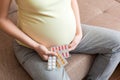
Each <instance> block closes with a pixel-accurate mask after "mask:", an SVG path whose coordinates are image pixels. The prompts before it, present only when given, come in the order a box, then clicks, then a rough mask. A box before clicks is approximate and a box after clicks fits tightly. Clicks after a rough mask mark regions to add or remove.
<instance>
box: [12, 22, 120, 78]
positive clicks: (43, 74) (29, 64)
mask: <svg viewBox="0 0 120 80" xmlns="http://www.w3.org/2000/svg"><path fill="white" fill-rule="evenodd" d="M81 26H82V30H83V38H82V40H81V41H80V43H79V45H78V46H77V47H76V49H74V50H72V51H70V53H71V54H73V53H76V54H77V53H84V54H98V55H97V56H96V58H95V61H94V63H93V65H92V68H91V69H90V71H89V73H88V75H87V78H86V80H108V79H109V77H110V76H111V75H112V73H113V71H114V70H115V68H116V67H117V65H118V64H119V62H120V32H119V31H115V30H111V29H106V28H101V27H97V26H92V25H86V24H82V25H81ZM13 47H14V51H15V55H16V57H17V59H18V61H19V62H20V64H21V65H22V66H23V67H24V69H25V70H26V71H27V72H28V73H29V75H30V76H31V77H32V78H33V80H70V79H69V76H68V75H67V73H66V71H65V69H64V68H61V69H57V70H54V71H48V70H47V69H46V65H47V62H44V61H42V60H41V58H40V57H39V55H38V54H37V53H36V51H34V50H33V49H30V48H27V47H24V46H22V45H19V44H18V43H17V42H16V41H15V40H14V42H13Z"/></svg>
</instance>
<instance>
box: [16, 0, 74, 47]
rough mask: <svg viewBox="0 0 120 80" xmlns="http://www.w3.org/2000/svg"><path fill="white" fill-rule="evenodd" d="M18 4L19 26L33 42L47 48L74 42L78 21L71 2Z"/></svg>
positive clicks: (26, 0) (28, 1)
mask: <svg viewBox="0 0 120 80" xmlns="http://www.w3.org/2000/svg"><path fill="white" fill-rule="evenodd" d="M16 2H17V5H18V21H17V22H18V23H17V26H18V28H20V29H21V30H22V31H23V32H24V33H26V34H27V35H28V36H29V37H30V38H32V39H33V40H35V41H36V42H38V43H41V44H43V45H45V46H46V47H51V46H54V45H63V44H69V43H70V42H71V41H72V40H73V38H74V36H75V33H76V21H75V16H74V13H73V10H72V7H71V0H16ZM16 41H17V42H18V43H19V44H20V45H23V46H26V47H29V46H27V45H25V44H23V43H22V42H20V41H18V40H16Z"/></svg>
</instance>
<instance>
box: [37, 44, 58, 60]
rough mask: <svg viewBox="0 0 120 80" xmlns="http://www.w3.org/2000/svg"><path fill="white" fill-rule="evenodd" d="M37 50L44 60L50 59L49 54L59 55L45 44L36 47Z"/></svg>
mask: <svg viewBox="0 0 120 80" xmlns="http://www.w3.org/2000/svg"><path fill="white" fill-rule="evenodd" d="M35 51H36V52H37V53H38V54H39V55H40V57H41V58H42V59H43V60H45V61H46V60H48V56H49V55H53V56H57V53H56V52H53V51H49V50H48V49H47V48H46V47H45V46H44V45H41V44H40V45H38V46H37V47H35Z"/></svg>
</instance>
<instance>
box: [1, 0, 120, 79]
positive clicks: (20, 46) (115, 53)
mask: <svg viewBox="0 0 120 80" xmlns="http://www.w3.org/2000/svg"><path fill="white" fill-rule="evenodd" d="M10 3H11V0H0V28H1V30H3V31H4V32H6V33H7V34H9V35H10V36H12V37H14V38H15V39H14V41H13V45H14V51H15V55H16V57H17V59H18V61H19V62H20V64H21V65H22V66H23V67H24V69H25V70H26V71H27V72H28V74H29V75H30V76H31V77H32V78H33V80H70V78H69V76H68V75H67V73H66V71H65V69H64V68H63V67H62V68H60V69H57V70H53V71H48V70H47V69H46V65H47V60H48V56H49V55H57V54H56V53H55V52H52V51H50V47H52V46H55V45H64V44H68V45H69V51H70V53H71V54H73V53H85V54H98V55H97V56H96V59H95V61H94V63H93V65H92V68H91V69H90V71H89V73H88V74H87V76H86V78H85V80H108V79H109V78H110V76H111V75H112V73H113V71H114V70H115V68H116V67H117V65H118V64H119V62H120V32H118V31H114V30H111V29H106V28H100V27H97V26H92V25H86V24H81V23H80V16H79V9H78V4H77V0H16V3H17V5H18V22H17V25H15V24H13V23H12V22H11V21H10V19H9V18H8V16H7V15H8V9H9V5H10Z"/></svg>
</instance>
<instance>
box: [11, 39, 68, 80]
mask: <svg viewBox="0 0 120 80" xmlns="http://www.w3.org/2000/svg"><path fill="white" fill-rule="evenodd" d="M13 47H14V51H15V55H16V57H17V59H18V61H19V62H20V64H21V65H22V66H23V68H24V69H25V70H26V71H27V72H28V74H29V75H30V76H31V77H32V78H33V80H70V79H69V77H68V75H67V73H66V71H65V70H64V68H63V67H62V68H60V69H56V70H53V71H48V70H47V62H45V61H43V60H42V59H41V58H40V57H39V55H38V54H37V53H36V51H34V50H32V49H30V48H27V47H24V46H22V45H19V44H18V43H17V42H16V41H14V42H13Z"/></svg>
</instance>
